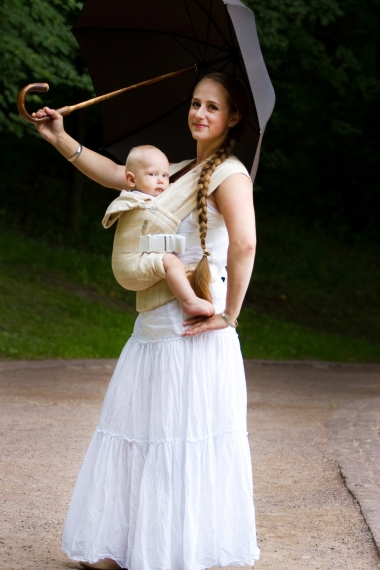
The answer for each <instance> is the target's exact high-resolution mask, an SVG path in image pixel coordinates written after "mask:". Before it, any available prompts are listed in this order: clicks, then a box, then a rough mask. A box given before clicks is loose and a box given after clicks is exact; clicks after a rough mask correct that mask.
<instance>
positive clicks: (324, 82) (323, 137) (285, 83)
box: [247, 0, 380, 235]
mask: <svg viewBox="0 0 380 570" xmlns="http://www.w3.org/2000/svg"><path fill="white" fill-rule="evenodd" d="M247 4H248V5H249V6H250V7H251V8H252V10H253V11H254V13H255V15H256V21H257V25H258V31H259V37H260V42H261V46H262V49H263V53H264V58H265V61H266V64H267V67H268V69H269V72H270V75H271V78H272V81H273V83H274V86H275V90H276V94H277V105H276V108H275V112H274V115H273V118H272V119H271V121H270V123H269V126H268V131H267V134H266V137H265V142H264V149H263V153H262V163H261V170H260V172H259V176H258V183H259V185H260V187H261V188H264V190H265V192H262V194H261V195H260V194H259V195H258V204H259V205H262V206H265V207H269V208H271V209H272V210H274V209H275V208H277V210H279V209H280V210H281V211H287V212H288V213H292V214H294V213H295V214H296V215H298V216H301V217H303V218H304V219H305V220H306V221H307V222H308V223H310V222H312V223H317V224H318V225H323V226H324V227H329V228H330V229H333V230H335V231H340V232H344V233H345V234H347V235H348V234H349V232H350V231H351V230H352V229H354V230H356V231H361V232H367V233H372V235H374V234H375V232H376V228H377V227H378V224H379V222H380V194H379V175H378V169H377V166H376V165H377V161H378V148H379V143H380V136H379V132H380V110H379V105H378V103H379V99H380V97H379V95H380V73H379V59H380V53H379V45H380V26H379V13H380V11H379V7H380V2H379V0H363V1H362V2H360V3H359V2H358V1H357V0H346V1H345V2H344V3H343V2H337V1H336V0H247ZM273 204H275V206H273Z"/></svg>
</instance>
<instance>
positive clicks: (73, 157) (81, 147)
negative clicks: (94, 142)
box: [67, 144, 83, 162]
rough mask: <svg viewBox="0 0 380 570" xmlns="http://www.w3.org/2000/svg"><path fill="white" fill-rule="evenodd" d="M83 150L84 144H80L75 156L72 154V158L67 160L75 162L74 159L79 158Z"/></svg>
mask: <svg viewBox="0 0 380 570" xmlns="http://www.w3.org/2000/svg"><path fill="white" fill-rule="evenodd" d="M82 150H83V146H82V145H81V144H80V145H79V146H78V149H77V151H76V152H75V153H74V154H73V156H70V158H68V159H67V160H68V161H69V162H74V160H76V159H77V158H78V156H79V155H80V153H81V152H82Z"/></svg>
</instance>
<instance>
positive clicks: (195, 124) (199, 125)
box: [194, 123, 207, 129]
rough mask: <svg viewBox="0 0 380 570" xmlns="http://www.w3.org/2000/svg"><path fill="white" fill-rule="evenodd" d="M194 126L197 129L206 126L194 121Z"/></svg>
mask: <svg viewBox="0 0 380 570" xmlns="http://www.w3.org/2000/svg"><path fill="white" fill-rule="evenodd" d="M194 127H195V128H197V129H201V128H202V127H207V125H202V124H201V123H194Z"/></svg>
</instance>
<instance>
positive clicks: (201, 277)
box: [189, 73, 248, 303]
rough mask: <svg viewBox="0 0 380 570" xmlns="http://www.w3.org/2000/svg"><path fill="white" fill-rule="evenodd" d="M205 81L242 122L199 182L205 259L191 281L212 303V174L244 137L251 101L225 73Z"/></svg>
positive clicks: (199, 216)
mask: <svg viewBox="0 0 380 570" xmlns="http://www.w3.org/2000/svg"><path fill="white" fill-rule="evenodd" d="M205 79H208V80H212V81H216V82H217V83H220V84H221V85H222V86H223V87H224V88H225V90H226V93H227V103H228V106H229V109H230V112H231V113H233V112H238V113H239V115H240V120H239V122H238V123H237V124H236V125H235V126H234V127H231V128H230V130H229V131H228V134H227V137H226V138H225V140H224V142H223V144H222V146H221V147H220V148H219V150H218V151H217V152H216V153H215V154H213V155H212V156H211V157H210V158H209V159H208V160H207V162H206V163H205V165H204V166H203V168H202V170H201V173H200V175H199V179H198V191H197V212H198V222H199V237H200V240H201V247H202V251H203V255H202V259H201V260H200V262H199V263H198V265H197V267H196V268H195V270H194V271H193V272H192V273H191V274H190V276H189V281H190V283H191V286H192V287H193V289H194V291H195V294H196V295H197V297H200V298H201V299H206V300H207V301H209V302H210V303H211V302H212V297H211V292H210V282H211V272H210V266H209V263H208V256H209V255H210V252H209V251H208V250H207V247H206V236H207V196H208V189H209V186H210V180H211V176H212V174H213V172H214V171H215V169H216V168H217V167H218V166H220V165H221V164H222V163H223V162H224V161H225V160H227V158H228V157H229V156H230V155H231V154H232V152H233V150H234V148H235V146H236V144H237V143H238V141H239V139H240V137H241V135H242V134H243V131H244V123H245V120H246V117H247V115H248V100H247V96H246V94H245V91H244V89H243V88H242V86H241V84H240V83H239V82H238V81H237V80H236V79H235V78H233V77H231V76H228V75H226V74H224V73H210V74H209V75H206V77H204V78H203V79H202V80H201V81H204V80H205ZM198 85H199V83H198Z"/></svg>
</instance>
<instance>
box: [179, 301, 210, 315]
mask: <svg viewBox="0 0 380 570" xmlns="http://www.w3.org/2000/svg"><path fill="white" fill-rule="evenodd" d="M182 309H183V311H184V313H186V315H189V316H190V317H200V316H204V317H212V315H213V314H214V313H215V309H214V307H213V306H212V304H211V303H209V302H208V301H205V300H204V299H199V297H194V299H192V300H191V301H187V302H185V303H182Z"/></svg>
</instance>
